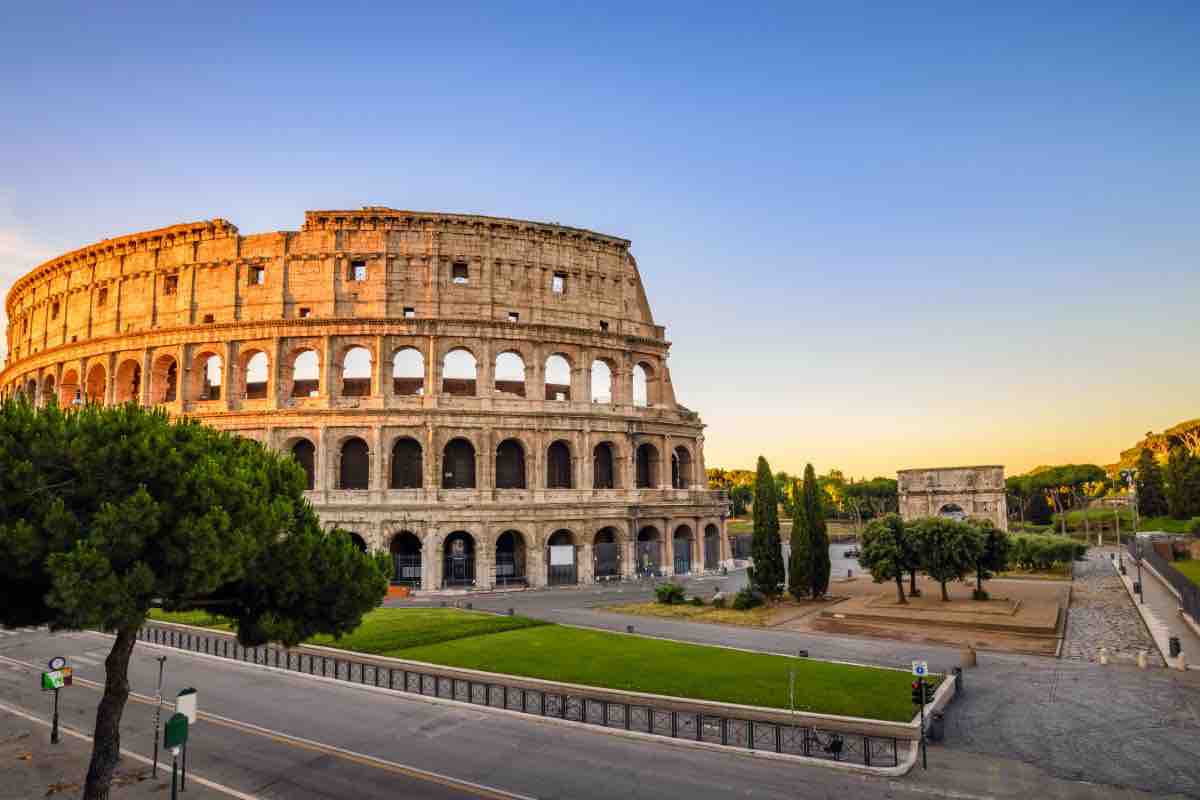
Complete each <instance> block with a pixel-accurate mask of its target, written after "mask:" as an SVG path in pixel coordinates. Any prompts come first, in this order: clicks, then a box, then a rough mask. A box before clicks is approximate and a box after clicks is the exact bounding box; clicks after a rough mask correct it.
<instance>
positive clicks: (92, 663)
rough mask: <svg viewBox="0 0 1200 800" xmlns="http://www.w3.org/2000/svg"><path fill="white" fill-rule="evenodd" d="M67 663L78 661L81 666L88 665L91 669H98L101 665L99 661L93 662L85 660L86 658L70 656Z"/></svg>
mask: <svg viewBox="0 0 1200 800" xmlns="http://www.w3.org/2000/svg"><path fill="white" fill-rule="evenodd" d="M67 661H68V663H69V662H71V661H78V662H79V663H80V664H87V665H88V666H89V667H97V666H99V665H100V662H99V661H93V660H92V659H90V658H85V657H84V656H69V657H68V658H67Z"/></svg>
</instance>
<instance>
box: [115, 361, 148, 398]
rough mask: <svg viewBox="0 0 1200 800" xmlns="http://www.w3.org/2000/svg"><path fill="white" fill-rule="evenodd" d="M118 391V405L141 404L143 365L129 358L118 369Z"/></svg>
mask: <svg viewBox="0 0 1200 800" xmlns="http://www.w3.org/2000/svg"><path fill="white" fill-rule="evenodd" d="M116 390H117V402H118V403H140V402H141V397H142V365H141V363H139V362H138V361H137V360H135V359H132V358H127V359H125V360H124V361H122V362H121V365H120V366H119V367H117V377H116Z"/></svg>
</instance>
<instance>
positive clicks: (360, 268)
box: [350, 261, 367, 282]
mask: <svg viewBox="0 0 1200 800" xmlns="http://www.w3.org/2000/svg"><path fill="white" fill-rule="evenodd" d="M366 279H367V262H365V261H351V262H350V280H352V281H355V282H360V281H365V280H366Z"/></svg>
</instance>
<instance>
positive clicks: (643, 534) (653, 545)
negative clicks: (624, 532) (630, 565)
mask: <svg viewBox="0 0 1200 800" xmlns="http://www.w3.org/2000/svg"><path fill="white" fill-rule="evenodd" d="M636 557H637V567H636V568H637V573H638V574H639V575H657V574H658V572H659V568H660V566H661V564H662V544H661V542H659V536H658V528H655V527H654V526H653V525H647V526H646V527H644V528H642V529H641V530H640V531H638V535H637V556H636Z"/></svg>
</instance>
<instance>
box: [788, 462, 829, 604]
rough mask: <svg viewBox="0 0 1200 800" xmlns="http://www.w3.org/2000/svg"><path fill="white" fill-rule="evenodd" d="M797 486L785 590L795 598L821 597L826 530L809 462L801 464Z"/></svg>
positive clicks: (825, 588) (824, 582) (826, 564)
mask: <svg viewBox="0 0 1200 800" xmlns="http://www.w3.org/2000/svg"><path fill="white" fill-rule="evenodd" d="M796 486H797V487H798V491H797V492H796V493H797V494H798V495H799V499H798V500H797V502H796V503H795V509H794V514H793V517H792V532H791V555H790V558H789V560H788V570H789V573H788V591H789V592H791V593H792V595H793V596H795V597H796V598H797V599H800V598H802V597H806V596H811V597H823V596H824V595H825V593H826V592H827V591H829V572H830V563H829V534H828V531H827V530H826V526H825V509H824V503H823V502H822V499H821V494H822V492H821V488H820V486H819V485H818V483H817V475H816V471H815V470H813V466H812V464H808V465H807V466H806V467H805V468H804V482H803V484H800V483H797V484H796Z"/></svg>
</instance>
